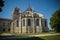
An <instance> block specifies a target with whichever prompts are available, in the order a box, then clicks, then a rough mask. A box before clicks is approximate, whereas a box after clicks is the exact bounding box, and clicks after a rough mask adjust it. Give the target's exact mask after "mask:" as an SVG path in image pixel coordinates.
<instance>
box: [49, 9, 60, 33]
mask: <svg viewBox="0 0 60 40" xmlns="http://www.w3.org/2000/svg"><path fill="white" fill-rule="evenodd" d="M50 26H51V27H52V29H54V30H55V31H56V32H60V9H58V10H57V11H56V12H55V13H54V14H53V15H52V17H51V18H50Z"/></svg>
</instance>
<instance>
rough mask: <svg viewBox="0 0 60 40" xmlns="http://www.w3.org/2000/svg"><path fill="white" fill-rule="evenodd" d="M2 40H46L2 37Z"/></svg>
mask: <svg viewBox="0 0 60 40" xmlns="http://www.w3.org/2000/svg"><path fill="white" fill-rule="evenodd" d="M0 40H44V39H42V38H40V37H22V38H21V37H20V36H19V37H11V36H10V38H9V37H0Z"/></svg>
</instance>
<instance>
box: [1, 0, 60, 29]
mask: <svg viewBox="0 0 60 40" xmlns="http://www.w3.org/2000/svg"><path fill="white" fill-rule="evenodd" d="M4 1H5V6H4V7H3V11H2V12H1V13H0V18H7V19H11V18H12V16H11V15H12V12H13V9H14V8H15V7H18V8H19V9H20V11H22V12H23V11H25V10H26V9H27V8H28V6H29V4H30V7H31V8H32V9H33V10H35V11H36V12H39V13H42V14H44V16H45V18H46V19H47V20H48V27H49V29H50V25H49V21H50V17H51V15H52V14H53V13H54V12H55V11H56V10H58V9H60V0H4Z"/></svg>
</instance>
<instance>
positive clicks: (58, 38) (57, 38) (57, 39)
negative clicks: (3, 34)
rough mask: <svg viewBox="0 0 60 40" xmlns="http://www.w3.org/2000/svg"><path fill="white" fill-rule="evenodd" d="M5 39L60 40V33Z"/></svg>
mask: <svg viewBox="0 0 60 40" xmlns="http://www.w3.org/2000/svg"><path fill="white" fill-rule="evenodd" d="M0 40H3V39H0ZM5 40H60V35H54V36H42V37H31V38H17V39H5Z"/></svg>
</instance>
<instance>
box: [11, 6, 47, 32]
mask: <svg viewBox="0 0 60 40" xmlns="http://www.w3.org/2000/svg"><path fill="white" fill-rule="evenodd" d="M46 31H48V26H47V19H45V17H44V15H43V14H42V13H38V12H36V11H34V10H33V9H32V8H30V7H29V8H27V9H26V10H25V11H24V12H21V11H20V9H19V8H15V9H14V10H13V13H12V22H11V32H14V33H41V32H46Z"/></svg>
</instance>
